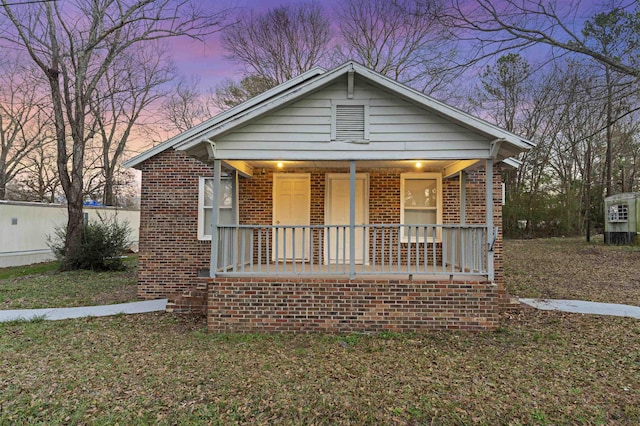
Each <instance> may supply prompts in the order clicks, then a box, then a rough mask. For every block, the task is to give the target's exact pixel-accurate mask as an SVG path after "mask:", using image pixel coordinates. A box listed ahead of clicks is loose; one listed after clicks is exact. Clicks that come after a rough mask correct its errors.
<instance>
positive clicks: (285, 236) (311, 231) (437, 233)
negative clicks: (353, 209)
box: [216, 224, 493, 276]
mask: <svg viewBox="0 0 640 426" xmlns="http://www.w3.org/2000/svg"><path fill="white" fill-rule="evenodd" d="M487 229H488V228H487V226H486V225H398V224H393V225H391V224H384V225H383V224H368V225H356V226H355V250H352V249H351V247H350V235H351V234H350V228H349V225H308V226H283V225H220V226H218V250H217V253H218V259H217V267H216V275H219V276H243V275H350V274H351V275H352V274H353V273H355V274H367V275H387V274H403V275H407V274H409V275H487V274H488V269H487V262H488V252H489V250H490V249H491V248H490V241H489V240H488V238H487V235H488V233H487ZM489 235H490V237H491V238H493V232H492V233H491V234H489ZM491 243H492V241H491ZM351 253H355V255H354V259H353V261H352V260H351V259H350V257H351Z"/></svg>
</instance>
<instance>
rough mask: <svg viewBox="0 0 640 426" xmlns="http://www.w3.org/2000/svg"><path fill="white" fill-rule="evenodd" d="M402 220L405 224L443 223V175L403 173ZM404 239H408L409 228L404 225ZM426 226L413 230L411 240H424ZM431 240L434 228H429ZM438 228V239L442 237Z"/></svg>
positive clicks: (428, 238)
mask: <svg viewBox="0 0 640 426" xmlns="http://www.w3.org/2000/svg"><path fill="white" fill-rule="evenodd" d="M400 194H401V199H400V222H401V223H402V224H403V225H436V224H438V225H439V224H441V223H442V175H441V174H439V173H403V174H402V175H401V183H400ZM402 231H403V232H402V240H403V241H405V242H406V241H408V235H407V234H408V230H407V229H406V228H405V227H403V229H402ZM424 232H425V230H424V228H420V229H416V228H412V230H411V241H416V236H417V237H418V239H417V241H423V240H424ZM426 232H427V240H431V239H432V236H433V229H428V230H427V231H426ZM440 235H441V232H440V229H439V228H438V229H436V240H439V239H440Z"/></svg>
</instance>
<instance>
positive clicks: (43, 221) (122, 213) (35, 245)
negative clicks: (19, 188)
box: [0, 201, 140, 267]
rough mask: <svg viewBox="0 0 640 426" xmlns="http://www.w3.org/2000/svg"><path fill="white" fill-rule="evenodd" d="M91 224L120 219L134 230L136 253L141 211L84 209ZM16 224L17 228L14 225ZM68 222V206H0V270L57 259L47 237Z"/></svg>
mask: <svg viewBox="0 0 640 426" xmlns="http://www.w3.org/2000/svg"><path fill="white" fill-rule="evenodd" d="M84 212H85V213H88V215H89V220H90V221H94V220H99V217H98V215H101V216H102V217H111V216H112V215H117V218H118V220H127V221H128V222H129V226H130V227H131V231H132V235H131V237H130V238H131V241H132V242H133V246H132V248H133V249H134V250H137V247H138V231H139V229H140V211H139V210H123V209H115V208H112V207H104V208H102V207H85V208H84ZM14 222H15V224H14ZM66 222H67V208H66V206H62V205H58V204H38V203H18V202H15V203H14V202H11V201H8V202H4V201H3V202H0V267H6V266H19V265H28V264H30V263H37V262H45V261H48V260H52V259H53V258H54V256H53V253H52V252H51V250H50V249H49V246H47V237H48V236H52V235H53V234H54V231H55V228H56V227H59V226H64V225H65V224H66Z"/></svg>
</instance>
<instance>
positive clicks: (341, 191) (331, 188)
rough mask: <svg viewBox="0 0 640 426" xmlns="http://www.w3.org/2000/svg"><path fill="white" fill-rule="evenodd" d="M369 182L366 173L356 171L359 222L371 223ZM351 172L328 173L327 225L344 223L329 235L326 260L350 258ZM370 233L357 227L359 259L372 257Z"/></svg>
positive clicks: (336, 260)
mask: <svg viewBox="0 0 640 426" xmlns="http://www.w3.org/2000/svg"><path fill="white" fill-rule="evenodd" d="M368 197H369V184H368V176H367V174H365V173H358V174H356V199H355V204H356V225H365V224H367V223H369V211H368V210H369V209H368ZM349 206H350V203H349V174H348V173H330V174H328V175H327V195H326V203H325V223H326V224H327V225H344V227H340V228H337V229H336V228H331V230H330V231H329V233H328V235H327V236H326V237H325V244H324V258H325V263H327V262H328V263H333V264H335V263H343V262H348V261H349V259H350V235H349ZM367 235H368V233H367V232H365V230H364V229H363V228H356V240H355V253H356V254H355V262H356V263H359V264H363V263H366V259H367V258H368V256H367V255H368V238H367Z"/></svg>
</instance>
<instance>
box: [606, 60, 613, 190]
mask: <svg viewBox="0 0 640 426" xmlns="http://www.w3.org/2000/svg"><path fill="white" fill-rule="evenodd" d="M605 77H606V81H607V154H606V157H605V167H606V178H605V180H606V182H605V184H606V188H607V190H606V196H607V197H608V196H610V195H612V188H611V181H612V179H611V162H612V158H611V156H612V149H613V148H612V145H613V140H612V139H613V132H612V128H611V127H612V125H613V111H612V108H613V105H612V103H613V88H612V87H611V70H610V69H609V67H606V69H605Z"/></svg>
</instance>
